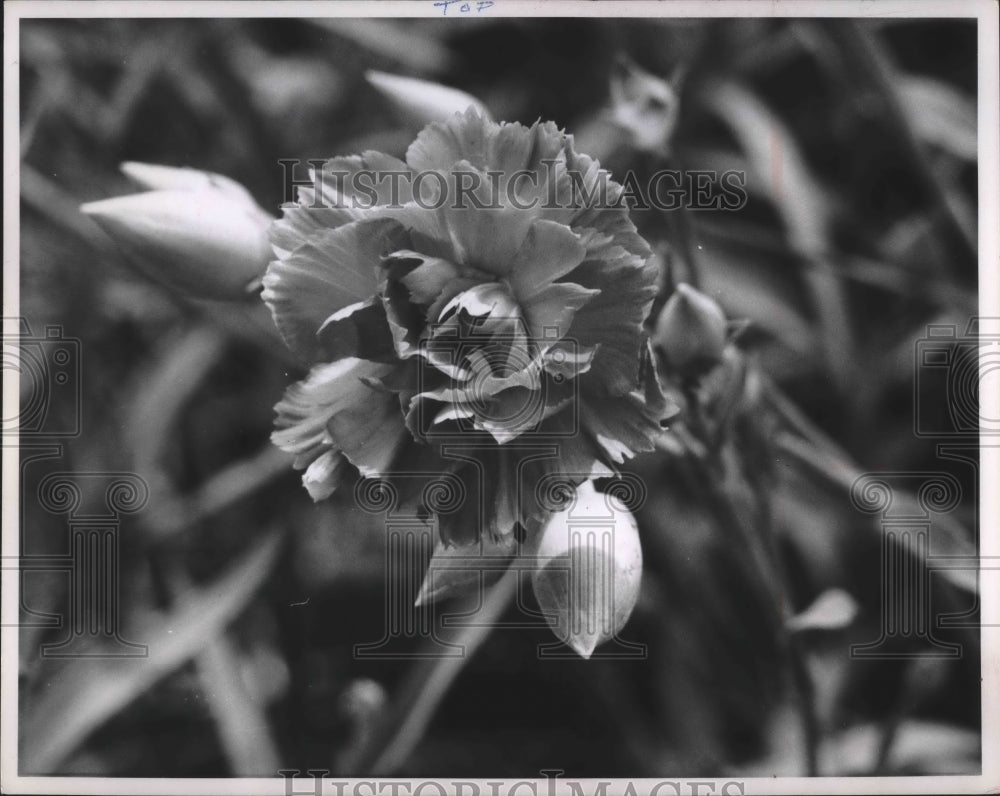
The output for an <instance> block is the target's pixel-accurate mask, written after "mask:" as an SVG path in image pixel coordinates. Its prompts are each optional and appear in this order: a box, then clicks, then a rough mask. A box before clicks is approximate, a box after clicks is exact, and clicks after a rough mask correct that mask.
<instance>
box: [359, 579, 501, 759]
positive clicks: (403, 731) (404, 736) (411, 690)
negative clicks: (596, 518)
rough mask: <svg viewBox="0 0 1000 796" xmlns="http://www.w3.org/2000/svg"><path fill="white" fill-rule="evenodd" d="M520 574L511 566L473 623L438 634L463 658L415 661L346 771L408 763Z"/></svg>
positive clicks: (490, 591)
mask: <svg viewBox="0 0 1000 796" xmlns="http://www.w3.org/2000/svg"><path fill="white" fill-rule="evenodd" d="M518 576H519V573H518V571H517V570H516V569H513V568H511V569H508V570H507V571H506V572H505V573H504V574H503V576H502V577H501V578H500V580H499V581H498V582H497V583H496V584H495V585H494V586H493V587H492V588H491V589H490V590H489V591H488V592H487V593H486V597H485V600H484V602H483V606H482V608H481V609H480V610H479V611H478V612H477V613H476V615H475V624H467V625H461V626H458V627H453V628H449V627H445V628H443V629H442V630H440V631H439V633H438V638H439V639H440V640H441V641H445V642H447V643H450V644H456V645H461V646H462V647H464V654H463V655H462V656H460V657H447V658H445V657H442V658H433V659H429V660H421V661H420V662H419V663H417V664H415V665H414V667H413V669H412V671H411V673H410V675H409V677H408V679H407V680H406V682H405V683H404V684H403V686H402V687H401V690H400V693H399V697H398V698H397V700H396V704H395V707H394V708H393V709H392V710H390V711H388V712H387V714H386V718H385V720H384V721H383V722H382V724H381V726H380V727H378V728H376V730H375V732H373V733H372V735H371V741H370V743H369V744H367V745H366V747H365V748H363V749H361V750H360V751H359V753H358V756H357V757H356V758H355V759H354V760H352V761H348V762H347V763H345V766H346V767H347V768H349V769H350V771H349V772H347V773H359V772H364V774H365V775H372V776H381V777H388V776H392V775H393V774H394V773H395V772H397V771H398V770H399V769H400V767H401V766H402V765H403V764H404V763H405V762H406V760H407V758H408V757H409V756H410V754H411V752H412V751H413V749H414V748H415V747H416V745H417V744H418V743H419V742H420V740H421V738H423V735H424V732H425V731H426V729H427V726H428V725H429V724H430V722H431V719H432V718H433V717H434V714H435V712H436V711H437V709H438V706H439V705H440V704H441V700H442V699H444V696H445V694H446V693H447V692H448V689H449V688H450V687H451V685H452V683H453V682H454V681H455V678H456V677H458V674H459V672H461V671H462V669H463V668H464V667H465V665H466V664H467V663H468V662H469V660H471V658H472V656H473V655H474V654H475V653H476V651H477V650H478V649H479V648H480V647H481V646H482V644H483V642H484V641H485V640H486V639H487V637H488V636H489V634H490V631H492V630H493V628H494V627H495V625H496V622H497V620H498V619H499V618H500V615H501V614H502V613H503V612H504V610H506V608H507V606H508V605H510V603H511V601H512V600H513V598H514V595H515V594H516V592H517V582H518Z"/></svg>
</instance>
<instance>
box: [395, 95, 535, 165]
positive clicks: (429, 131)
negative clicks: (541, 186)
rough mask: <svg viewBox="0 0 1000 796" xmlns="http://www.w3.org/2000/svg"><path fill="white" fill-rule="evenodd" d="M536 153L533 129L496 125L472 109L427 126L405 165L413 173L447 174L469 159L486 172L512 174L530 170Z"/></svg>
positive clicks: (410, 148)
mask: <svg viewBox="0 0 1000 796" xmlns="http://www.w3.org/2000/svg"><path fill="white" fill-rule="evenodd" d="M534 151H535V135H534V128H530V129H529V128H527V127H524V126H522V125H520V124H517V123H513V124H502V125H501V124H497V123H496V122H493V121H490V120H489V119H487V118H486V117H485V116H483V115H482V114H480V113H479V112H477V111H476V110H475V109H473V108H470V109H469V110H467V111H465V112H464V113H456V114H455V115H454V116H453V117H452V118H451V119H449V120H448V121H446V122H434V123H432V124H429V125H427V127H425V128H424V129H423V130H422V131H421V133H420V135H418V136H417V138H416V140H415V141H414V142H413V143H412V144H410V147H409V149H407V151H406V163H407V165H409V167H410V168H411V169H413V171H414V172H420V171H446V170H448V169H450V168H451V167H452V166H454V165H455V164H456V163H458V162H459V161H461V160H466V161H468V162H469V163H471V164H472V165H473V166H474V167H475V168H477V169H480V170H483V171H485V170H487V169H490V170H495V171H501V172H505V173H513V172H515V171H518V170H520V169H524V168H526V167H528V165H529V163H530V158H531V157H532V155H533V153H534Z"/></svg>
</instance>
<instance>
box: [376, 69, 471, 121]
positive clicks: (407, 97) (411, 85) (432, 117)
mask: <svg viewBox="0 0 1000 796" xmlns="http://www.w3.org/2000/svg"><path fill="white" fill-rule="evenodd" d="M365 78H366V79H367V80H368V82H369V83H371V84H372V85H373V86H374V87H375V88H376V89H378V91H379V92H380V93H381V94H382V95H383V96H384V97H385V98H386V99H388V100H389V102H391V103H392V105H393V106H394V107H395V108H396V110H397V111H399V112H400V113H401V114H402V115H403V116H405V117H406V118H407V119H408V120H410V121H411V122H413V123H414V124H416V125H417V126H418V127H423V126H424V125H425V124H429V123H431V122H443V121H446V120H447V119H450V118H451V117H452V116H454V115H455V114H456V113H462V112H463V111H466V110H468V109H469V108H470V107H472V108H474V109H475V110H477V111H478V112H479V113H480V114H482V115H483V116H485V117H486V118H490V114H489V111H488V110H486V106H485V105H483V103H481V102H480V101H479V100H477V99H476V98H475V97H473V96H472V95H471V94H466V93H465V92H464V91H459V90H458V89H457V88H451V87H450V86H442V85H441V84H440V83H432V82H430V81H428V80H418V79H417V78H415V77H402V76H400V75H390V74H388V73H387V72H376V71H368V72H366V73H365Z"/></svg>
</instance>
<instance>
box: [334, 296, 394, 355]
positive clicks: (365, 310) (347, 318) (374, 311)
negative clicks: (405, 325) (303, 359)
mask: <svg viewBox="0 0 1000 796" xmlns="http://www.w3.org/2000/svg"><path fill="white" fill-rule="evenodd" d="M316 341H317V344H318V346H319V348H318V358H319V359H322V360H323V361H324V362H336V361H337V360H338V359H344V358H345V357H357V358H358V359H368V360H372V361H373V362H392V361H393V360H394V359H395V356H396V352H395V348H394V346H393V337H392V332H391V330H390V328H389V321H388V319H387V318H386V314H385V308H384V307H383V306H382V302H381V301H380V300H379V299H378V297H375V296H373V297H372V298H370V299H368V300H367V301H359V302H356V303H354V304H348V305H347V306H346V307H344V308H343V309H341V310H338V311H337V312H335V313H333V315H331V316H330V317H329V318H327V319H326V321H324V323H323V325H322V326H321V327H320V328H319V331H318V332H317V333H316Z"/></svg>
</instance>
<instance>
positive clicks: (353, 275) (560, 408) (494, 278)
mask: <svg viewBox="0 0 1000 796" xmlns="http://www.w3.org/2000/svg"><path fill="white" fill-rule="evenodd" d="M390 173H391V174H396V175H403V178H402V179H396V180H382V181H379V180H376V179H368V180H358V179H356V178H357V177H358V176H359V175H360V176H362V177H363V176H365V175H366V174H368V175H371V174H376V175H377V174H390ZM312 176H313V185H312V186H307V187H303V188H301V189H300V191H299V196H298V200H299V201H298V203H296V204H292V205H286V206H285V208H284V213H283V217H282V218H281V219H279V220H278V221H276V222H274V224H273V225H272V228H271V242H272V246H273V248H274V250H275V253H276V255H277V259H275V260H274V261H273V262H272V263H271V264H270V266H269V268H268V270H267V273H266V275H265V277H264V280H263V284H264V292H263V298H264V300H265V301H266V302H267V304H268V306H269V307H270V309H271V311H272V313H273V316H274V320H275V322H276V325H277V327H278V329H279V331H280V332H281V334H282V336H283V338H284V339H285V341H286V343H287V344H288V346H289V347H290V348H291V349H292V350H293V351H295V352H296V353H297V354H298V355H299V356H300V357H301V358H302V359H303V360H304V362H306V363H308V364H309V365H311V367H312V369H311V371H310V372H309V374H308V376H307V377H306V378H305V379H304V380H303V381H301V382H299V383H297V384H295V385H293V386H292V387H291V388H290V389H289V390H288V392H287V394H286V395H285V397H284V398H283V400H282V401H281V402H280V403H279V404H278V406H277V407H276V410H277V421H276V431H275V433H274V436H273V439H274V442H275V443H276V444H277V445H279V446H280V447H282V448H283V449H285V450H287V451H290V452H292V453H294V454H295V456H296V459H295V465H296V467H299V468H302V469H304V470H305V473H304V476H303V481H304V484H305V486H306V488H307V489H308V490H309V492H310V494H311V495H312V496H313V498H314V499H317V500H318V499H322V498H325V497H327V496H329V495H330V494H332V493H333V491H334V490H336V489H337V488H338V487H339V486H341V485H342V484H344V483H348V484H350V483H352V482H353V480H354V479H356V478H357V477H358V476H360V478H362V479H381V481H383V482H384V483H386V484H387V485H388V486H389V487H390V489H391V491H392V493H393V495H394V498H395V499H396V500H398V501H399V503H400V504H401V505H403V504H405V505H406V506H409V507H410V508H411V509H415V510H417V511H418V512H425V513H426V515H436V516H437V518H438V520H439V528H440V533H441V538H442V540H443V541H444V543H445V544H449V545H450V544H465V543H470V542H474V541H476V540H477V539H478V538H479V537H480V535H481V534H489V536H490V537H491V540H492V541H493V542H496V541H497V540H509V539H513V538H514V535H515V534H516V533H517V529H518V526H520V527H521V528H522V529H523V530H525V531H527V532H529V533H534V532H536V531H537V529H538V528H539V527H540V523H541V522H542V521H543V520H544V519H545V516H546V509H545V508H544V507H543V505H542V503H541V502H540V501H539V500H538V498H537V496H536V495H535V486H536V485H537V483H539V481H540V480H541V479H542V478H544V477H545V476H547V475H549V474H551V473H553V472H558V473H562V474H565V475H566V477H567V479H568V480H569V481H571V482H573V483H580V482H581V481H584V480H586V479H588V478H594V477H599V476H602V475H611V474H612V473H614V472H615V468H616V466H617V465H619V464H622V463H623V462H624V461H625V460H626V459H628V458H630V457H632V456H634V455H635V454H637V453H639V452H641V451H648V450H651V449H652V448H653V443H654V440H655V439H656V437H657V436H658V435H659V434H660V433H661V432H662V423H663V421H664V420H665V419H666V418H667V417H668V416H669V414H670V413H671V410H672V407H671V406H670V405H669V403H668V402H667V400H666V399H665V398H664V396H663V393H662V391H661V388H660V385H659V382H658V380H657V376H656V372H655V365H654V360H653V357H652V356H651V354H650V349H649V342H648V338H647V335H646V333H645V331H644V328H643V324H644V322H645V320H646V318H647V315H648V313H649V310H650V307H651V304H652V301H653V298H654V296H655V293H656V277H657V268H656V266H655V264H654V263H653V260H652V257H651V255H652V252H651V250H650V248H649V246H648V245H647V243H646V242H645V241H644V240H643V239H642V238H641V237H640V236H639V235H638V233H637V232H636V228H635V226H634V225H633V223H632V222H631V220H630V219H629V217H628V211H627V208H626V207H625V206H624V202H622V203H621V204H620V206H619V203H618V200H619V199H620V196H621V187H620V186H619V185H618V184H617V183H614V182H613V181H611V180H610V178H609V176H608V174H607V172H605V171H603V170H602V169H600V167H599V165H598V164H597V163H596V162H595V161H593V160H592V159H591V158H589V157H587V156H586V155H582V154H579V153H577V152H576V151H575V150H574V148H573V138H572V136H569V135H567V134H565V133H564V132H562V131H560V130H558V129H557V128H556V126H555V125H554V124H552V123H551V122H546V123H540V122H539V123H535V124H534V125H532V126H530V127H525V126H523V125H520V124H497V123H495V122H492V121H490V120H489V119H488V118H486V117H485V116H483V115H481V114H480V113H479V112H477V111H476V110H474V109H471V108H470V109H469V110H468V111H466V112H465V113H464V114H456V115H455V116H453V117H452V118H451V119H449V120H448V121H446V122H435V123H432V124H430V125H429V126H428V127H426V128H425V129H424V130H423V131H422V132H421V133H420V134H419V136H418V137H417V139H416V140H415V141H414V142H413V144H411V146H410V148H409V150H408V151H407V153H406V160H405V163H404V162H403V161H400V160H398V159H396V158H392V157H390V156H388V155H385V154H381V153H378V152H366V153H364V154H363V155H361V156H355V157H342V158H334V159H332V160H330V161H329V162H327V163H326V164H325V165H324V166H323V168H322V169H321V170H320V171H319V172H315V173H314V174H313V175H312ZM602 185H603V187H604V195H603V196H602V195H601V194H602V190H601V187H602ZM359 186H363V189H362V187H359ZM372 186H373V187H372ZM463 190H464V192H463ZM594 197H600V198H599V199H597V200H595V199H594ZM588 200H589V201H588ZM442 474H446V475H447V477H448V479H449V482H456V483H459V484H461V489H460V491H461V492H462V496H461V497H462V498H463V499H462V500H459V501H457V503H458V504H460V505H457V506H456V505H448V506H445V507H442V506H440V505H437V503H436V502H435V501H434V500H431V499H429V498H428V496H427V485H428V484H430V483H431V482H432V481H433V480H434V479H435V478H436V477H438V476H440V475H442Z"/></svg>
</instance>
